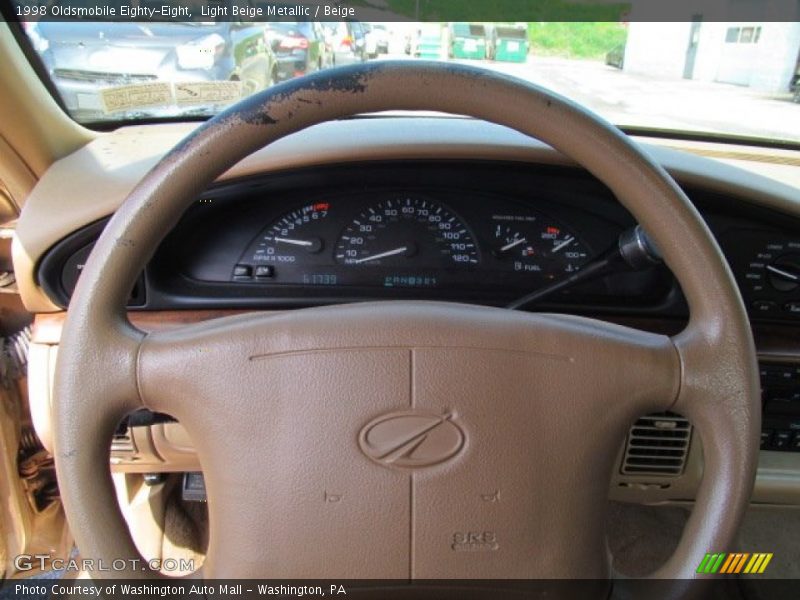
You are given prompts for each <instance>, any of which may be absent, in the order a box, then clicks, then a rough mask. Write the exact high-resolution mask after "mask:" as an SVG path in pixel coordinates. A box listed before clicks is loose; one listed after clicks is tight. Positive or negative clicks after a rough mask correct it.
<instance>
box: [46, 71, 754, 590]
mask: <svg viewBox="0 0 800 600" xmlns="http://www.w3.org/2000/svg"><path fill="white" fill-rule="evenodd" d="M384 110H433V111H441V112H446V113H452V114H460V115H468V116H472V117H475V118H479V119H483V120H486V121H490V122H493V123H497V124H500V125H505V126H507V127H510V128H513V129H515V130H517V131H519V132H522V133H524V134H527V135H529V136H532V137H536V138H538V139H540V140H543V141H544V142H546V143H548V144H550V145H552V146H553V147H555V148H556V149H557V150H559V151H560V152H562V153H563V154H565V155H567V156H569V157H571V158H572V159H574V160H575V161H576V162H577V163H579V164H580V165H582V166H583V167H584V168H585V169H586V170H588V171H589V172H591V173H592V174H593V175H594V176H596V177H597V178H598V179H599V180H601V181H602V182H604V183H605V184H606V185H607V186H608V188H610V189H611V190H612V192H613V193H614V194H615V195H616V197H617V198H618V199H619V201H620V202H621V203H622V204H623V205H624V206H625V207H626V208H627V209H629V210H630V212H631V213H632V214H633V215H634V217H635V218H636V219H637V220H638V221H639V222H640V223H641V224H642V226H643V227H644V228H645V229H646V230H647V232H648V233H649V235H650V237H651V238H652V239H653V240H654V241H655V243H656V244H657V245H658V246H659V248H660V250H661V253H662V254H663V256H664V259H665V261H666V263H667V264H668V266H669V267H670V268H671V270H672V272H673V273H674V274H675V276H676V277H677V279H678V281H679V283H680V285H681V287H682V289H683V292H684V294H685V296H686V300H687V301H688V305H689V308H690V319H689V322H688V325H687V326H686V328H685V330H683V331H682V332H681V333H680V334H678V335H676V336H674V337H667V336H664V335H657V334H653V333H649V332H645V331H640V330H636V329H630V328H626V327H622V326H618V325H614V324H609V323H606V322H602V321H597V320H593V319H588V318H580V317H575V316H565V315H550V314H528V313H523V312H517V311H510V310H504V309H499V308H489V307H479V306H470V305H463V304H456V303H444V302H411V301H409V302H394V301H391V302H373V303H359V304H349V305H340V306H330V307H322V308H311V309H303V310H293V311H286V312H283V313H280V314H258V313H253V314H246V315H240V316H234V317H226V318H220V319H215V320H211V321H208V322H204V323H200V324H195V325H189V326H184V327H181V328H179V329H176V330H170V331H165V332H156V333H144V332H142V331H140V330H138V329H136V328H135V327H133V326H132V325H131V324H130V322H129V321H128V319H127V317H126V309H125V304H126V299H127V297H128V294H129V292H130V290H131V288H132V286H133V282H134V281H135V280H136V278H137V276H138V275H139V274H140V272H141V271H142V269H143V268H144V266H145V264H146V263H147V261H148V260H149V259H150V258H151V256H152V255H153V253H154V251H155V249H156V247H157V246H158V244H159V242H160V241H161V240H162V239H163V238H164V237H165V236H166V235H167V233H168V232H169V231H170V230H171V229H172V228H173V226H174V225H175V224H176V223H177V221H178V219H179V218H180V216H181V214H182V213H183V212H184V210H185V209H186V208H187V207H188V206H189V204H190V203H191V202H192V201H193V200H194V199H195V198H196V197H197V196H198V195H199V194H200V193H202V191H203V190H204V189H206V188H207V186H208V185H210V184H211V183H212V182H213V181H214V180H215V179H216V178H217V177H218V176H219V175H220V174H221V173H223V172H225V171H226V170H227V169H228V168H230V167H231V166H233V165H234V164H235V163H237V162H238V161H239V160H241V159H243V158H244V157H246V156H248V155H249V154H251V153H252V152H253V151H255V150H257V149H259V148H261V147H263V146H265V145H267V144H269V143H270V142H273V141H275V140H277V139H279V138H281V137H283V136H286V135H288V134H291V133H294V132H297V131H300V130H302V129H304V128H306V127H309V126H311V125H314V124H317V123H321V122H324V121H328V120H332V119H336V118H341V117H347V116H351V115H356V114H361V113H369V112H375V111H384ZM309 152H313V148H310V149H309ZM364 168H368V167H364ZM757 372H758V371H757V363H756V358H755V350H754V344H753V339H752V335H751V332H750V328H749V324H748V320H747V316H746V313H745V310H744V308H743V305H742V301H741V297H740V295H739V292H738V289H737V287H736V284H735V282H734V279H733V277H732V275H731V272H730V270H729V268H728V266H727V263H726V262H725V259H724V258H723V255H722V253H721V251H720V249H719V247H718V246H717V244H716V242H715V240H714V238H713V236H712V234H711V233H710V231H709V230H708V228H707V227H706V225H705V223H704V222H703V220H702V218H701V217H700V215H699V214H698V212H697V211H696V210H695V208H694V207H693V206H692V204H691V203H690V201H689V200H688V199H687V197H686V196H685V195H684V194H683V192H682V191H681V189H680V188H679V187H678V186H677V185H676V184H675V182H674V181H673V180H672V178H671V177H670V176H669V175H668V174H667V173H666V172H665V171H664V170H663V169H662V168H661V167H660V166H659V165H657V164H655V163H654V161H653V160H652V159H651V158H650V157H648V155H647V154H646V152H645V151H644V150H642V149H641V148H640V147H639V146H637V145H636V144H635V143H634V142H633V141H631V140H630V139H629V138H628V137H627V136H625V135H624V134H623V133H622V132H620V131H619V130H618V129H616V128H615V127H614V126H612V125H610V124H609V123H607V122H605V121H604V120H602V119H600V118H599V117H597V116H595V115H593V114H592V113H590V112H587V111H586V110H585V109H583V108H581V107H580V106H578V105H576V104H574V103H572V102H571V101H569V100H567V99H565V98H562V97H560V96H557V95H555V94H554V93H552V92H550V91H547V90H545V89H542V88H540V87H537V86H535V85H532V84H530V83H526V82H522V81H519V80H517V79H514V78H511V77H507V76H503V75H499V74H496V73H491V72H487V71H484V70H480V69H476V68H472V67H466V66H457V65H443V64H436V63H427V62H416V61H415V62H413V63H411V62H400V61H398V62H392V61H386V62H379V63H370V64H364V65H357V66H352V67H344V68H339V69H334V70H330V71H323V72H320V73H318V74H315V75H312V76H309V77H304V78H301V79H296V80H292V81H289V82H286V83H284V84H281V85H277V86H275V87H272V88H270V89H268V90H266V91H263V92H261V93H259V94H256V95H254V96H251V97H249V98H247V99H245V100H243V101H241V102H239V103H238V104H236V105H234V106H232V107H230V108H229V109H227V110H226V111H224V112H222V113H220V114H219V115H217V116H216V117H215V118H213V119H211V120H210V121H208V122H207V123H205V124H204V125H203V126H201V127H199V128H198V129H197V130H195V131H194V132H193V133H191V134H190V135H189V136H188V137H187V138H186V139H184V140H183V141H182V142H180V143H179V144H178V145H177V146H176V147H175V148H174V149H173V150H172V151H170V152H169V154H167V155H166V156H165V157H164V158H163V160H161V162H160V163H159V164H158V165H157V166H156V167H155V168H154V169H153V170H151V171H150V172H149V173H148V174H147V175H146V176H145V178H144V179H143V180H142V181H141V182H140V183H139V185H138V186H137V187H136V188H135V190H134V191H133V192H131V194H130V196H129V197H128V198H127V199H126V200H125V202H124V204H123V205H122V206H121V207H120V208H119V210H118V211H117V212H116V214H115V215H114V216H113V218H112V219H111V220H110V222H109V223H108V225H107V226H106V228H105V230H104V231H103V233H102V235H101V237H100V239H99V241H98V242H97V244H96V246H95V248H94V251H93V252H92V254H91V257H90V258H89V260H88V262H87V263H86V266H85V268H84V269H83V274H82V275H81V278H80V282H79V284H78V286H77V289H76V290H75V294H74V296H73V297H72V300H71V303H70V307H69V314H68V317H67V320H66V324H65V327H64V331H63V336H62V341H61V347H60V353H59V360H58V368H57V375H56V390H55V391H56V402H55V408H54V413H55V414H54V420H55V443H56V457H55V462H56V469H57V473H58V480H59V485H60V490H61V494H62V498H63V501H64V508H65V510H66V515H67V518H68V520H69V523H70V526H71V529H72V532H73V534H74V536H75V539H76V542H77V544H78V547H79V548H80V551H81V554H82V556H84V557H93V558H102V559H104V560H105V561H106V562H107V563H111V561H112V560H114V559H131V560H134V559H138V558H139V555H138V554H137V551H136V549H135V546H134V544H133V542H132V540H131V536H130V534H129V532H128V530H127V528H126V526H125V523H124V521H123V518H122V516H121V514H120V510H119V507H118V505H117V501H116V498H115V495H114V491H113V486H112V483H111V478H110V475H109V467H108V464H109V446H110V442H111V438H112V435H113V433H114V430H115V428H116V426H117V424H118V423H119V421H120V420H121V419H122V418H123V417H124V416H126V415H127V414H129V413H130V412H132V411H134V410H136V409H140V408H142V407H144V408H148V409H150V410H153V411H157V412H163V413H168V414H171V415H173V416H174V417H176V418H177V419H178V420H179V421H180V423H181V424H182V425H183V426H184V427H185V428H186V430H187V432H188V434H189V436H190V437H191V439H192V440H193V442H194V444H195V447H196V450H197V453H198V457H199V460H200V463H201V465H202V469H203V473H204V474H205V481H206V486H207V492H208V498H209V501H208V506H209V526H210V539H209V548H208V554H207V557H206V560H205V563H204V565H203V567H202V569H201V571H200V572H198V573H196V574H195V575H196V576H197V577H206V578H260V577H270V578H327V577H336V578H386V579H404V580H407V579H430V578H437V579H438V578H565V577H582V578H597V579H602V578H607V577H610V576H611V575H612V572H611V566H610V557H609V553H608V551H607V545H606V535H605V530H604V522H605V519H604V516H605V511H606V507H607V495H608V486H609V481H610V479H611V476H612V473H613V470H614V468H615V458H616V457H617V453H618V451H619V447H620V443H621V440H623V439H624V436H625V433H626V431H627V430H628V428H629V427H630V425H631V423H632V422H633V421H634V420H635V419H636V418H637V417H639V416H641V415H642V414H645V413H648V412H656V411H665V410H672V411H677V412H680V413H681V414H683V415H684V416H685V417H686V418H688V419H689V420H690V421H691V423H692V424H693V426H694V428H695V432H696V433H697V434H699V436H700V438H701V440H702V444H703V453H704V459H705V472H704V477H703V481H702V483H701V486H700V488H699V491H698V494H697V498H696V502H695V505H694V510H693V512H692V515H691V517H690V519H689V521H688V523H687V526H686V528H685V531H684V534H683V537H682V539H681V540H680V543H679V545H678V547H677V550H676V551H675V553H674V555H673V556H672V557H671V558H670V559H669V560H668V561H667V562H666V564H664V565H663V566H662V567H661V568H660V569H659V570H657V571H656V572H655V573H653V574H652V576H653V577H657V578H693V577H698V575H696V574H695V570H696V567H697V565H698V564H699V563H700V561H701V560H702V558H703V556H704V555H705V553H706V552H712V551H713V552H717V551H725V550H727V549H728V546H729V544H730V543H731V542H732V540H733V536H734V533H735V531H736V529H737V527H738V525H739V522H740V520H741V518H742V515H743V512H744V510H745V508H746V507H747V505H748V502H749V497H750V493H751V491H752V486H753V481H754V477H755V468H756V462H757V453H758V447H759V443H758V440H759V428H760V416H759V415H760V400H759V383H758V380H757ZM145 574H146V575H148V576H152V575H153V573H145ZM113 575H115V576H124V577H137V576H141V575H142V573H141V572H139V571H136V570H132V569H129V570H128V571H126V572H116V573H113Z"/></svg>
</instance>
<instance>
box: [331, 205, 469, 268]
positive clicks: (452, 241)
mask: <svg viewBox="0 0 800 600" xmlns="http://www.w3.org/2000/svg"><path fill="white" fill-rule="evenodd" d="M334 253H335V258H336V261H337V262H338V263H339V264H342V265H348V266H352V267H364V268H368V267H383V268H389V269H399V270H402V271H408V270H411V271H414V272H419V271H424V270H426V269H435V270H441V269H464V268H469V267H470V266H472V265H476V264H478V262H479V255H478V247H477V245H476V243H475V240H474V238H473V237H472V234H471V233H470V231H469V229H468V228H467V226H466V225H465V224H464V223H463V222H462V221H461V219H459V218H458V217H457V216H455V215H454V214H453V212H452V211H451V210H450V209H449V208H447V207H445V206H444V205H443V204H441V203H439V202H435V201H431V200H427V199H424V198H419V197H409V196H403V197H398V198H392V199H387V200H384V201H381V202H377V203H375V204H372V205H370V206H367V207H366V208H365V209H364V210H362V211H361V212H360V213H359V214H358V215H357V216H356V217H355V218H354V219H353V220H352V222H351V223H350V224H349V225H348V226H347V227H346V228H345V229H344V231H343V232H342V234H341V236H340V237H339V241H338V242H337V244H336V248H335V250H334Z"/></svg>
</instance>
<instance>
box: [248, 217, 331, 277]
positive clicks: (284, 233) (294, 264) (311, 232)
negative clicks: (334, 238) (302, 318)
mask: <svg viewBox="0 0 800 600" xmlns="http://www.w3.org/2000/svg"><path fill="white" fill-rule="evenodd" d="M329 209H330V204H329V203H328V202H316V203H312V204H306V205H304V206H301V207H299V208H297V209H295V210H293V211H291V212H288V213H285V214H283V215H281V216H280V217H278V218H277V219H276V220H275V221H273V222H272V223H271V224H270V225H268V226H267V228H266V229H264V230H263V231H262V232H261V234H259V236H258V238H256V239H255V240H254V241H253V242H252V243H251V244H250V246H249V247H248V249H247V250H246V251H245V253H244V254H243V255H242V257H241V259H240V260H239V262H238V263H237V264H236V266H235V267H234V271H233V279H234V280H235V281H248V280H253V279H255V280H262V281H269V282H276V283H295V282H300V283H307V279H308V277H309V273H314V274H315V273H316V272H315V270H314V269H315V266H316V265H320V264H324V262H325V259H324V256H323V250H324V249H325V236H326V234H327V233H329V232H328V229H327V227H328V223H327V219H326V217H327V216H328V211H329ZM329 239H330V238H329ZM329 243H330V242H329ZM328 248H329V250H328V251H329V252H330V246H328ZM328 260H330V259H328ZM315 276H316V274H315ZM333 279H334V280H335V278H333ZM312 283H316V281H313V282H312Z"/></svg>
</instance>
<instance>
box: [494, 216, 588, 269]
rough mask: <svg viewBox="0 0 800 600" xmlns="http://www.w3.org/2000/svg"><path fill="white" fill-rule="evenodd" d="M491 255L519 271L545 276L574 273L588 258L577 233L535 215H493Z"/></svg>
mask: <svg viewBox="0 0 800 600" xmlns="http://www.w3.org/2000/svg"><path fill="white" fill-rule="evenodd" d="M494 220H495V221H498V222H496V223H495V224H494V229H493V232H494V251H493V253H494V256H495V257H496V258H498V259H499V260H500V261H502V262H503V263H504V264H505V265H506V266H507V268H509V269H511V270H513V271H516V272H519V273H532V274H541V275H543V276H544V277H546V278H548V279H555V278H557V277H559V276H561V275H564V274H569V273H574V272H575V271H577V270H579V269H580V268H581V266H583V264H584V263H585V262H586V261H587V259H588V258H589V250H588V249H587V248H586V246H585V245H584V243H583V242H582V241H581V240H580V239H579V238H578V236H577V235H575V234H574V233H572V232H571V231H569V230H568V229H566V228H564V227H562V226H561V225H559V224H556V223H553V222H552V221H549V220H546V219H543V218H539V217H537V216H532V215H525V216H505V215H503V216H495V217H494Z"/></svg>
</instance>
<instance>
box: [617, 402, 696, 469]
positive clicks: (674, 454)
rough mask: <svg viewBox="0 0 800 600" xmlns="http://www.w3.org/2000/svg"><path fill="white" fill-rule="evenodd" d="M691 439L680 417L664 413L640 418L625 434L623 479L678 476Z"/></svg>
mask: <svg viewBox="0 0 800 600" xmlns="http://www.w3.org/2000/svg"><path fill="white" fill-rule="evenodd" d="M691 437H692V426H691V425H689V422H688V421H687V420H686V419H684V418H683V417H682V416H680V415H676V414H674V413H669V412H665V413H656V414H652V415H647V416H645V417H642V418H641V419H639V420H638V421H636V423H634V424H633V427H631V430H630V432H629V433H628V439H627V440H626V443H625V456H624V458H623V459H622V473H623V475H680V474H681V473H683V469H684V467H685V466H686V457H687V455H688V454H689V442H690V441H691Z"/></svg>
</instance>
